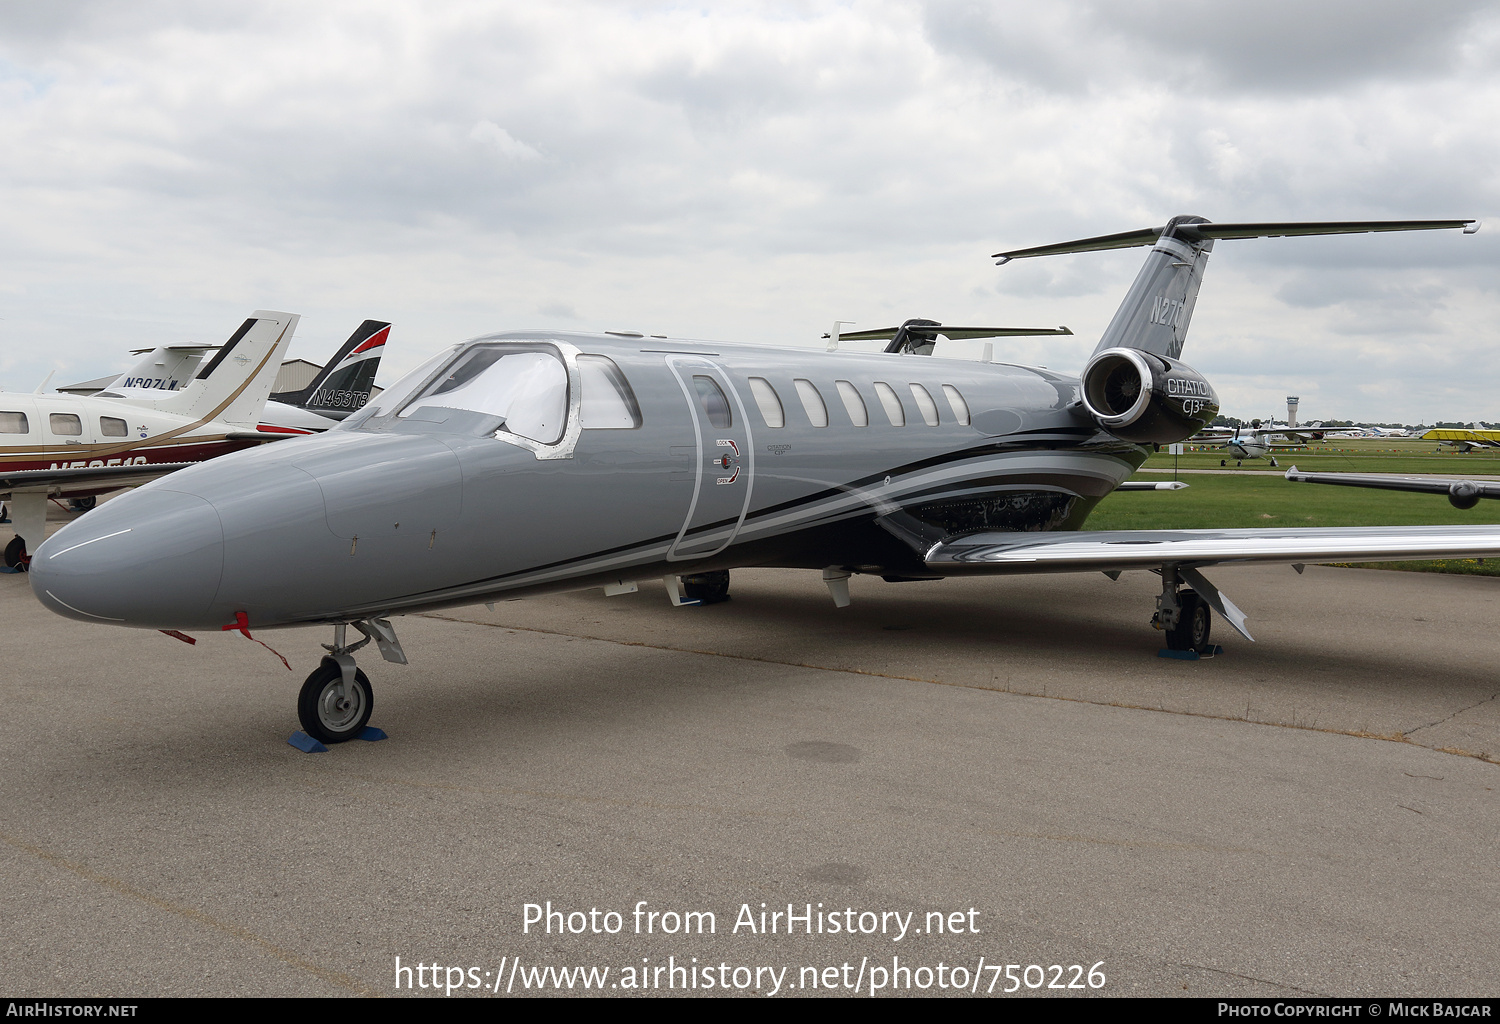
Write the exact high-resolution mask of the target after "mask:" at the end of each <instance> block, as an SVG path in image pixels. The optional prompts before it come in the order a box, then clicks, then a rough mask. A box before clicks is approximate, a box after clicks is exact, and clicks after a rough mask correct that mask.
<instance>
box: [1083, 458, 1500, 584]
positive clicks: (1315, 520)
mask: <svg viewBox="0 0 1500 1024" xmlns="http://www.w3.org/2000/svg"><path fill="white" fill-rule="evenodd" d="M1436 447H1437V446H1436V445H1435V444H1433V443H1432V442H1430V441H1402V440H1395V441H1392V440H1368V441H1365V440H1360V441H1342V442H1339V443H1338V444H1337V445H1326V446H1324V445H1313V446H1310V447H1309V448H1307V449H1305V450H1300V451H1290V452H1286V453H1284V454H1283V453H1278V454H1277V461H1279V462H1280V463H1281V466H1280V467H1279V468H1275V469H1273V468H1272V467H1271V466H1270V465H1269V464H1268V463H1267V462H1266V461H1265V460H1263V459H1255V460H1246V462H1245V464H1244V466H1243V467H1236V466H1235V465H1234V460H1232V459H1231V460H1229V467H1228V468H1229V469H1235V468H1241V469H1245V470H1249V469H1264V470H1265V472H1264V473H1254V474H1251V473H1244V472H1238V473H1225V472H1220V471H1219V470H1220V467H1219V459H1221V458H1223V457H1224V453H1223V452H1217V451H1216V452H1196V453H1190V454H1187V455H1183V456H1181V457H1180V458H1179V459H1177V460H1176V461H1177V463H1178V465H1179V467H1180V468H1181V469H1194V470H1211V471H1212V472H1206V473H1205V472H1198V473H1185V474H1183V475H1182V477H1181V479H1182V480H1184V481H1186V482H1187V484H1188V488H1187V490H1184V491H1144V492H1141V491H1127V492H1123V493H1116V494H1112V495H1110V496H1109V497H1108V498H1105V499H1104V500H1103V501H1102V502H1100V503H1099V507H1098V508H1096V509H1095V510H1094V513H1093V515H1091V516H1089V519H1088V521H1087V522H1086V523H1085V524H1084V529H1086V530H1161V529H1179V530H1191V529H1212V528H1214V527H1270V526H1277V527H1285V526H1447V525H1469V526H1472V525H1478V524H1482V523H1500V501H1481V502H1480V503H1479V505H1478V506H1477V507H1475V508H1472V509H1469V510H1468V511H1463V510H1460V509H1456V508H1454V507H1453V506H1452V505H1450V504H1449V503H1448V501H1447V499H1446V498H1444V497H1443V496H1442V495H1440V494H1409V493H1405V492H1401V491H1376V490H1365V489H1362V488H1354V487H1327V486H1321V485H1318V484H1294V483H1290V482H1288V481H1286V480H1285V479H1283V478H1282V476H1281V474H1282V473H1284V472H1285V471H1286V469H1287V467H1289V466H1291V465H1292V464H1294V463H1295V464H1296V466H1297V468H1299V469H1305V470H1316V471H1319V472H1328V473H1338V472H1345V473H1401V474H1407V475H1416V474H1435V475H1439V476H1453V477H1462V476H1470V475H1476V476H1500V457H1491V456H1489V455H1486V454H1480V453H1471V454H1469V455H1458V454H1452V453H1449V452H1447V451H1446V450H1445V451H1444V452H1443V453H1442V454H1438V453H1437V452H1435V451H1434V450H1433V449H1434V448H1436ZM1172 463H1173V458H1172V456H1170V455H1154V456H1152V458H1151V459H1150V460H1149V461H1148V462H1147V463H1146V465H1145V467H1143V468H1144V469H1148V470H1149V469H1167V470H1170V469H1171V468H1172ZM1137 479H1143V480H1170V479H1171V474H1169V473H1168V474H1163V473H1151V472H1143V473H1141V474H1140V475H1139V476H1138V477H1137ZM1369 565H1370V566H1371V567H1372V568H1383V569H1409V570H1419V571H1424V572H1453V573H1465V574H1474V575H1484V576H1500V560H1494V559H1492V560H1490V561H1489V562H1487V563H1481V562H1479V561H1478V560H1476V559H1447V560H1444V561H1438V562H1375V563H1369Z"/></svg>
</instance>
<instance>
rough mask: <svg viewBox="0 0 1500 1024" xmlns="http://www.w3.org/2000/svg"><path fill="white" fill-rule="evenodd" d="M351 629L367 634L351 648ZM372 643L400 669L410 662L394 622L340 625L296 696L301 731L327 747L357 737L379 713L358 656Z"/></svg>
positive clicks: (365, 621)
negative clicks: (374, 713) (356, 660)
mask: <svg viewBox="0 0 1500 1024" xmlns="http://www.w3.org/2000/svg"><path fill="white" fill-rule="evenodd" d="M349 626H353V627H354V628H355V629H357V630H359V631H360V632H361V633H363V634H364V639H363V640H361V641H359V642H358V643H355V644H346V643H345V642H344V641H345V635H346V632H347V629H348V627H349ZM371 640H374V641H375V645H376V646H377V647H378V648H380V654H381V657H383V658H385V660H386V661H392V662H395V663H396V664H398V665H405V664H406V652H405V651H403V650H402V649H401V641H399V640H397V639H396V631H395V630H394V629H393V628H392V627H391V623H390V620H389V619H360V620H359V621H357V622H350V623H343V622H340V623H338V624H337V625H335V626H334V627H333V643H331V644H324V645H323V647H324V649H325V650H327V651H328V654H327V655H326V656H325V657H324V658H323V660H322V662H320V663H319V665H318V667H317V668H316V669H314V670H313V673H312V675H310V676H308V677H307V681H306V682H305V683H303V684H302V692H301V693H300V694H299V695H298V697H297V719H298V721H300V722H301V723H302V731H303V732H305V733H307V734H308V735H309V736H311V737H312V738H313V739H315V740H321V741H322V742H324V743H343V742H344V741H346V740H352V739H355V738H357V737H358V736H359V735H360V734H361V733H362V732H364V730H365V726H366V725H368V724H369V721H370V712H371V711H373V710H374V709H375V691H374V689H373V688H372V687H371V686H370V677H369V676H367V675H365V674H364V673H363V672H362V671H360V670H359V668H358V667H357V666H356V665H355V664H354V652H355V651H357V650H359V649H360V648H361V647H363V646H365V645H366V644H368V643H369V642H370V641H371Z"/></svg>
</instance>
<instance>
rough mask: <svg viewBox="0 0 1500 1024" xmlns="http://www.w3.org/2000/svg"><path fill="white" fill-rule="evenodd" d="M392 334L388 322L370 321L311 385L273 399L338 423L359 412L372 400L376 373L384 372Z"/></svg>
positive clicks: (361, 327) (352, 336)
mask: <svg viewBox="0 0 1500 1024" xmlns="http://www.w3.org/2000/svg"><path fill="white" fill-rule="evenodd" d="M390 334H391V325H390V324H388V323H386V322H385V321H384V320H366V321H365V322H364V323H362V324H360V325H359V326H358V327H357V328H355V330H354V333H353V334H351V335H349V340H348V341H346V342H344V347H343V348H341V349H339V350H338V352H337V353H335V354H334V357H333V358H332V359H330V360H329V361H328V365H327V366H325V367H324V368H323V369H322V370H321V371H319V373H318V375H317V376H316V377H314V378H313V379H312V383H311V384H309V385H308V386H307V387H305V388H303V389H302V390H301V391H282V392H278V393H277V394H274V395H272V396H271V400H272V401H276V402H282V403H284V404H286V405H295V406H298V407H299V408H303V409H307V410H308V411H310V412H315V413H318V414H319V415H321V416H328V417H330V418H332V419H336V420H341V419H343V418H344V417H345V416H348V415H349V414H350V413H352V412H358V411H359V410H360V409H361V408H362V407H363V406H364V404H365V403H366V402H368V401H369V400H370V391H371V389H373V388H374V386H375V372H376V371H377V370H379V369H380V357H381V356H382V355H383V354H384V353H385V343H386V339H387V338H389V337H390Z"/></svg>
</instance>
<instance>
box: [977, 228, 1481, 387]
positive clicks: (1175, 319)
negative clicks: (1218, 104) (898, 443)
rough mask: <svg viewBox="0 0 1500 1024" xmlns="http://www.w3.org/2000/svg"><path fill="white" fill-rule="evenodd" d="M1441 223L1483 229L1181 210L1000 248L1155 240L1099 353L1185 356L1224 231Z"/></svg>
mask: <svg viewBox="0 0 1500 1024" xmlns="http://www.w3.org/2000/svg"><path fill="white" fill-rule="evenodd" d="M1438 228H1462V229H1463V231H1464V234H1468V235H1472V234H1473V233H1474V232H1476V231H1478V230H1479V222H1478V221H1477V220H1361V221H1310V222H1291V223H1280V222H1275V223H1264V224H1214V223H1212V222H1210V221H1207V220H1204V219H1203V218H1202V217H1193V216H1179V217H1173V218H1172V219H1171V220H1169V221H1167V223H1166V226H1165V227H1159V228H1143V229H1141V230H1139V231H1122V232H1120V233H1119V234H1114V235H1100V236H1099V237H1097V238H1082V239H1079V240H1078V241H1076V242H1059V243H1057V244H1055V245H1039V246H1036V247H1035V248H1031V249H1015V250H1012V251H1011V252H997V253H995V259H996V260H997V261H998V262H1000V263H1009V262H1010V261H1011V260H1015V259H1022V258H1023V257H1027V256H1055V255H1060V254H1062V253H1069V252H1093V251H1095V250H1097V249H1129V248H1133V247H1135V246H1139V245H1149V246H1151V253H1150V255H1148V256H1147V257H1146V263H1145V265H1144V266H1143V267H1141V270H1140V273H1139V274H1137V275H1136V278H1135V283H1134V284H1132V285H1131V286H1130V291H1129V292H1127V293H1126V295H1125V301H1124V302H1122V303H1120V308H1119V309H1118V310H1117V311H1116V312H1115V318H1114V319H1113V320H1111V321H1110V322H1109V326H1108V327H1107V328H1105V330H1104V334H1103V336H1101V337H1100V339H1099V344H1098V346H1097V347H1096V348H1095V349H1094V355H1096V356H1097V355H1099V353H1101V352H1104V351H1105V350H1106V349H1112V348H1131V349H1139V350H1140V351H1142V352H1150V353H1152V354H1154V355H1158V356H1165V357H1166V358H1168V359H1176V358H1177V357H1179V356H1180V355H1182V345H1183V342H1184V341H1185V340H1186V338H1187V329H1188V322H1189V321H1190V320H1192V317H1193V305H1194V303H1196V302H1197V300H1198V286H1199V285H1200V284H1202V283H1203V270H1204V267H1205V266H1206V265H1207V263H1208V254H1209V253H1210V252H1211V251H1212V250H1213V247H1214V241H1215V240H1216V239H1220V238H1278V237H1280V236H1282V235H1351V234H1360V233H1363V232H1367V231H1428V230H1433V229H1438Z"/></svg>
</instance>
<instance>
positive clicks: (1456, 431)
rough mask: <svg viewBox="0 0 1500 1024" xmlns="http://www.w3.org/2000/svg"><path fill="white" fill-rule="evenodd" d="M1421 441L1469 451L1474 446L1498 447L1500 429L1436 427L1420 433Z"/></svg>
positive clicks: (1499, 446) (1499, 444)
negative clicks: (1434, 442)
mask: <svg viewBox="0 0 1500 1024" xmlns="http://www.w3.org/2000/svg"><path fill="white" fill-rule="evenodd" d="M1422 440H1423V441H1436V442H1438V443H1439V444H1444V445H1448V446H1449V447H1452V448H1457V449H1458V450H1459V451H1461V452H1471V451H1473V450H1474V449H1475V448H1500V430H1484V429H1481V428H1479V427H1437V428H1435V429H1433V430H1429V431H1427V433H1425V434H1423V435H1422Z"/></svg>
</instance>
